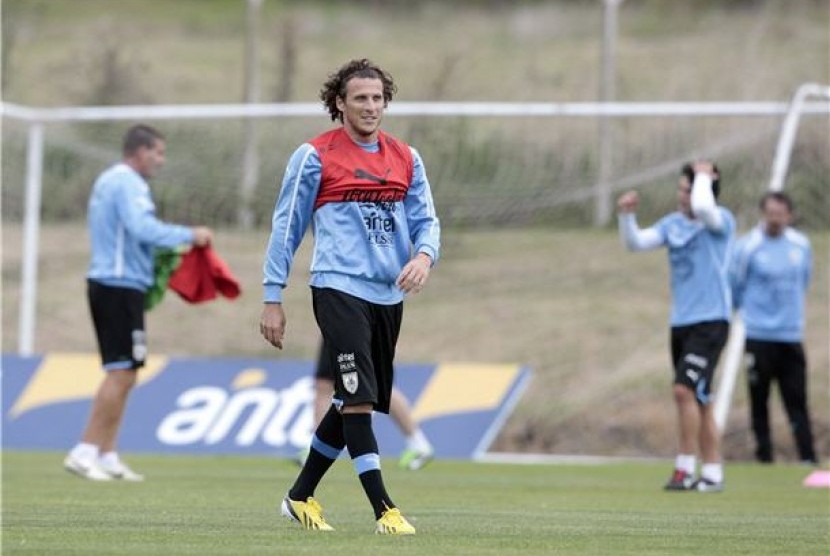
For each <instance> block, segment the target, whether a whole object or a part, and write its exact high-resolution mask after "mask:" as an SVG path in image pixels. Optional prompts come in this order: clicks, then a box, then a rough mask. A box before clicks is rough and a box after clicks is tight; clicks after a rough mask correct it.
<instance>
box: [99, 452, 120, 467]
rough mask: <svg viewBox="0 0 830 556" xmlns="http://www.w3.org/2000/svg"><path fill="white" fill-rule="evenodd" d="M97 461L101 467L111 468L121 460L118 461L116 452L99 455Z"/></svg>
mask: <svg viewBox="0 0 830 556" xmlns="http://www.w3.org/2000/svg"><path fill="white" fill-rule="evenodd" d="M98 461H100V462H101V463H102V464H103V465H107V466H113V465H118V463H119V462H120V461H121V460H119V459H118V452H107V453H105V454H101V457H100V458H98Z"/></svg>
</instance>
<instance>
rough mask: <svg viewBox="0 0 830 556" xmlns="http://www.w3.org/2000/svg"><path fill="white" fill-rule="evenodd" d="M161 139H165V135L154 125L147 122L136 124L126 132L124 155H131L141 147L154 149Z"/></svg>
mask: <svg viewBox="0 0 830 556" xmlns="http://www.w3.org/2000/svg"><path fill="white" fill-rule="evenodd" d="M159 140H161V141H164V135H162V134H161V133H160V132H159V131H158V130H157V129H155V128H154V127H150V126H148V125H145V124H137V125H134V126H133V127H131V128H130V129H128V130H127V133H125V134H124V147H123V152H124V156H130V155H131V154H133V153H135V151H137V150H138V149H140V148H141V147H145V148H148V149H152V148H153V147H154V146H155V144H156V141H159Z"/></svg>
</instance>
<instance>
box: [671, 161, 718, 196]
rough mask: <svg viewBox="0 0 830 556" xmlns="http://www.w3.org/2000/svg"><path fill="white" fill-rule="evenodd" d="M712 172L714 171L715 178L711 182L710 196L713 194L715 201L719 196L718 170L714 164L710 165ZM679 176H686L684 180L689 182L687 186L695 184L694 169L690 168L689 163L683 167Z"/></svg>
mask: <svg viewBox="0 0 830 556" xmlns="http://www.w3.org/2000/svg"><path fill="white" fill-rule="evenodd" d="M712 170H714V172H715V175H716V176H717V177H716V178H715V179H713V180H712V194H714V196H715V199H717V198H718V195H720V170H718V165H717V164H714V163H713V164H712ZM680 175H681V176H686V179H688V180H689V185H692V184H693V183H694V182H695V168H694V166H692V164H691V162H687V163H686V164H684V165H683V167H682V168H681V169H680Z"/></svg>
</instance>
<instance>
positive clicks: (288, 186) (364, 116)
mask: <svg viewBox="0 0 830 556" xmlns="http://www.w3.org/2000/svg"><path fill="white" fill-rule="evenodd" d="M395 92H396V88H395V84H394V82H393V80H392V78H391V76H390V75H389V74H388V73H387V72H386V71H385V70H383V69H382V68H381V67H379V66H377V65H375V64H374V63H372V62H371V61H369V60H366V59H362V60H352V61H350V62H348V63H346V64H344V65H343V66H341V67H340V68H339V69H338V70H337V71H336V72H334V73H333V74H331V75H330V76H329V78H328V80H327V81H326V82H325V84H324V85H323V88H322V90H321V91H320V98H321V100H322V101H323V104H324V105H325V107H326V109H327V110H328V112H329V115H330V116H331V118H332V120H333V121H338V122H339V123H340V125H339V126H337V127H336V128H335V129H332V130H330V131H328V132H326V133H323V134H322V135H319V136H317V137H315V138H314V139H312V140H311V141H309V142H308V143H305V144H303V145H302V146H300V147H299V148H298V149H297V150H296V151H295V152H294V154H293V155H292V157H291V159H290V161H289V163H288V168H287V169H286V172H285V177H284V179H283V183H282V189H281V190H280V194H279V197H278V199H277V203H276V207H275V209H274V217H273V227H272V231H271V238H270V241H269V244H268V250H267V253H266V257H265V263H264V265H263V266H264V268H263V271H264V275H265V277H264V280H263V283H264V290H265V292H264V302H265V305H264V308H263V311H262V317H261V320H260V332H261V333H262V335H263V336H264V337H265V339H266V340H268V341H269V342H270V343H271V344H272V345H274V346H275V347H277V348H282V346H283V338H284V334H285V326H286V319H285V313H284V311H283V307H282V290H283V288H284V287H285V286H286V283H287V281H288V275H289V272H290V270H291V263H292V259H293V256H294V253H295V251H296V249H297V247H298V246H299V245H300V241H301V240H302V237H303V235H304V233H305V230H306V228H307V227H308V225H309V223H311V224H312V226H313V230H314V254H313V258H312V262H311V280H310V285H311V291H312V301H313V308H314V315H315V318H316V320H317V324H318V326H319V328H320V331H321V332H322V335H323V341H324V342H325V344H326V346H327V348H328V357H329V358H330V361H329V364H330V365H331V366H332V368H333V369H334V371H335V376H336V380H335V384H334V390H335V399H334V404H333V405H332V406H331V407H330V408H329V410H328V412H327V413H326V415H325V417H323V420H322V421H321V422H320V425H319V426H318V427H317V429H316V431H315V433H314V436H313V439H312V444H311V451H310V453H309V456H308V459H307V460H306V462H305V465H304V466H303V468H302V470H301V471H300V474H299V476H298V477H297V480H296V481H295V482H294V485H293V486H292V487H291V489H290V490H289V491H288V494H287V495H286V496H285V498H284V499H283V501H282V504H281V512H282V514H283V515H285V516H286V517H288V518H290V519H292V520H294V521H296V522H297V523H299V524H300V525H301V526H303V527H305V528H306V529H315V530H326V531H329V530H332V527H331V525H329V524H328V523H327V522H326V521H325V519H324V518H323V515H322V509H321V506H320V504H319V503H318V502H317V501H316V500H315V499H314V497H313V495H314V491H315V489H316V487H317V485H318V484H319V482H320V480H321V479H322V478H323V476H324V475H325V473H326V472H327V471H328V469H329V468H330V467H331V464H332V463H333V462H334V460H335V459H336V458H337V456H338V454H339V453H340V451H341V450H342V449H343V447H344V446H345V447H347V448H348V450H349V455H350V456H351V459H352V463H353V465H354V469H355V471H356V473H357V475H358V477H359V479H360V483H361V485H362V486H363V490H364V491H365V493H366V496H367V497H368V499H369V502H370V504H371V506H372V509H373V510H374V513H375V519H376V527H375V530H376V532H378V533H382V534H414V533H415V528H414V527H413V526H412V525H411V524H410V523H409V522H408V521H407V520H406V518H404V516H403V515H402V514H401V512H400V510H399V509H398V508H397V507H396V505H395V503H394V502H393V501H392V499H391V498H390V496H389V494H388V493H387V491H386V488H385V486H384V483H383V478H382V474H381V468H380V456H379V454H378V446H377V441H376V439H375V435H374V432H373V430H372V411H373V410H374V411H379V412H382V413H388V411H389V398H390V394H391V391H392V380H393V359H394V356H395V347H396V344H397V340H398V333H399V331H400V326H401V317H402V312H403V298H404V296H405V295H406V294H409V293H417V292H419V291H420V290H421V288H423V287H424V285H425V283H426V281H427V279H428V278H429V274H430V269H431V268H432V265H433V264H435V262H436V260H437V259H438V254H439V249H440V239H439V238H440V226H439V222H438V217H437V216H436V214H435V208H434V205H433V201H432V193H431V191H430V186H429V181H428V180H427V177H426V174H425V171H424V165H423V162H422V161H421V157H420V155H419V154H418V153H417V151H415V150H414V149H412V148H411V147H410V146H409V145H407V144H406V143H404V142H402V141H400V140H399V139H397V138H395V137H392V136H391V135H389V134H387V133H385V132H384V131H382V130H381V129H380V124H381V121H382V120H383V113H384V109H385V108H386V106H387V104H388V103H389V101H390V100H391V99H392V96H393V95H394V93H395Z"/></svg>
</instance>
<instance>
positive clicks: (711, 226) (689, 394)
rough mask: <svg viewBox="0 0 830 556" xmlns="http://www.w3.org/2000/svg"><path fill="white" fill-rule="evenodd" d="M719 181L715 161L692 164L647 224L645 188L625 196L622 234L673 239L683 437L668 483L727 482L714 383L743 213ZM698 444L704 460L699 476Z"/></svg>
mask: <svg viewBox="0 0 830 556" xmlns="http://www.w3.org/2000/svg"><path fill="white" fill-rule="evenodd" d="M719 188H720V179H719V174H718V170H717V168H716V167H715V166H714V165H713V164H711V163H708V162H698V163H696V164H695V165H694V166H692V165H691V164H686V165H684V166H683V168H682V169H681V174H680V180H679V183H678V188H677V201H678V210H677V211H676V212H673V213H671V214H668V215H666V216H665V217H663V218H662V219H660V221H658V222H657V223H656V224H655V225H654V226H652V227H650V228H646V229H640V228H639V226H638V225H637V220H636V216H635V214H634V212H635V210H636V209H637V205H638V203H639V199H638V196H637V193H636V192H635V191H630V192H628V193H625V194H624V195H622V196H621V197H620V199H619V201H618V211H619V226H620V234H621V236H622V239H623V242H624V243H625V245H626V247H627V248H628V249H629V250H630V251H644V250H651V249H657V248H660V247H666V248H667V249H668V252H669V265H670V270H671V291H672V307H671V319H670V322H671V353H672V364H673V366H674V387H673V392H674V400H675V404H676V406H677V412H678V428H679V437H680V438H679V453H678V455H677V458H676V460H675V470H674V473H673V474H672V477H671V478H670V479H669V481H668V483H666V485H665V489H666V490H675V491H676V490H681V491H682V490H697V491H700V492H719V491H721V490H723V465H722V463H721V457H720V447H719V437H718V431H717V428H716V426H715V420H714V416H713V413H712V405H711V403H710V402H711V395H710V389H711V385H712V380H713V377H714V373H715V367H716V366H717V363H718V358H719V357H720V353H721V350H722V349H723V346H724V345H725V344H726V340H727V337H728V334H729V317H730V314H731V310H732V302H731V298H730V290H729V284H728V279H727V264H728V258H729V252H730V249H731V243H732V238H733V237H734V234H735V219H734V217H733V216H732V213H730V212H729V211H728V210H727V209H725V208H723V207H720V206H718V205H717V203H716V199H717V195H718V193H719ZM698 449H699V450H700V452H701V456H702V460H703V465H702V467H701V473H700V478H699V479H697V480H696V479H695V471H696V456H697V453H698Z"/></svg>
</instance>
